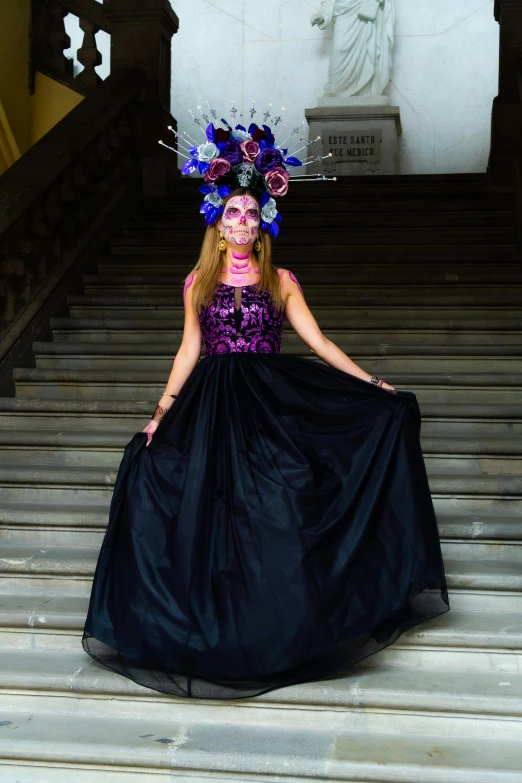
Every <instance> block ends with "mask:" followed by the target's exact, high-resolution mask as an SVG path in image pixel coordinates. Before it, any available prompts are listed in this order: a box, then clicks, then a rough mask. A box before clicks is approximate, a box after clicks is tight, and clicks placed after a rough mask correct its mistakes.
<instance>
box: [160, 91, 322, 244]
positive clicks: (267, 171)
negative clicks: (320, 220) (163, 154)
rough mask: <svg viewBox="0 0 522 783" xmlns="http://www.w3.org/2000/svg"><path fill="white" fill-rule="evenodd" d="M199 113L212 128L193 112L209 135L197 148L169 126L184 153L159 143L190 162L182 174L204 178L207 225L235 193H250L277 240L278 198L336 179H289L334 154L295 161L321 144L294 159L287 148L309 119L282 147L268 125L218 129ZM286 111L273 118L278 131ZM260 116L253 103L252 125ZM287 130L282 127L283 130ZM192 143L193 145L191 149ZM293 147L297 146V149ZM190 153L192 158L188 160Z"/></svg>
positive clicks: (314, 176)
mask: <svg viewBox="0 0 522 783" xmlns="http://www.w3.org/2000/svg"><path fill="white" fill-rule="evenodd" d="M207 105H208V110H209V112H210V114H211V115H212V118H213V119H217V113H216V112H215V111H214V109H212V107H211V106H210V104H209V103H208V101H207ZM271 106H272V104H269V108H268V110H267V111H266V112H264V119H265V122H266V121H267V119H268V118H269V117H270V116H271V114H270V108H271ZM198 109H199V111H200V112H201V116H202V119H203V120H204V121H205V123H207V125H206V127H205V128H204V127H203V123H202V121H201V119H200V118H199V117H194V115H193V113H192V111H191V110H190V109H189V112H190V114H191V115H192V118H193V120H194V122H195V123H196V125H198V127H199V129H200V130H201V132H202V133H203V134H204V136H205V141H203V142H202V143H201V144H197V142H196V140H195V139H193V138H192V136H189V135H188V133H186V132H185V133H184V134H183V135H180V134H178V133H177V132H176V131H175V130H174V129H173V128H172V127H170V126H169V130H171V131H172V132H173V133H174V135H175V136H176V138H177V140H178V146H180V147H181V149H183V150H184V152H180V150H179V149H176V148H174V147H169V146H168V145H167V144H164V143H163V142H162V141H160V144H162V145H163V146H164V147H167V149H170V150H173V151H174V152H177V153H178V154H179V155H181V156H182V157H184V158H186V160H185V163H184V164H183V167H182V169H181V171H182V173H183V174H186V175H190V174H192V173H193V172H196V171H197V172H198V173H199V174H202V175H203V179H204V182H205V184H204V185H203V186H202V187H200V188H199V190H200V191H201V192H202V193H203V194H204V196H205V197H204V200H203V204H202V206H201V209H200V212H202V213H203V214H204V215H205V225H206V226H210V225H212V224H213V223H215V222H216V221H217V220H218V218H219V216H220V215H221V214H222V213H223V201H224V199H225V198H226V197H227V196H228V195H229V194H230V193H232V191H233V190H235V189H236V188H238V187H243V188H248V189H249V190H251V191H252V192H253V193H254V195H255V196H256V197H257V199H258V200H259V204H260V206H261V228H262V229H267V230H268V231H269V233H270V234H271V236H273V237H276V236H277V235H278V233H279V225H278V223H279V222H280V221H281V220H282V217H281V215H280V213H279V212H278V209H277V203H276V199H278V198H280V197H281V196H285V195H286V193H287V192H288V183H289V182H290V180H298V181H309V180H326V179H336V178H335V177H325V176H324V174H309V175H299V176H297V177H291V176H290V171H289V167H290V168H298V167H301V166H306V165H308V163H313V162H315V161H319V160H323V158H327V157H329V155H324V156H320V155H315V156H310V158H307V159H306V160H304V161H303V160H300V159H299V158H297V157H295V156H296V154H297V153H298V152H301V150H304V149H306V148H307V147H310V146H312V145H313V144H315V143H316V142H317V141H318V140H319V138H320V137H319V136H318V137H317V138H316V139H313V140H312V141H310V142H308V143H307V144H305V145H304V146H303V147H301V148H300V149H299V150H296V151H295V152H294V154H293V155H289V152H291V150H289V149H288V147H286V148H285V147H284V146H283V145H284V144H286V143H287V142H288V141H289V139H290V138H292V136H295V135H296V134H298V133H299V131H300V129H301V125H304V120H303V122H302V123H301V125H299V126H297V127H296V128H294V129H293V130H292V132H291V133H290V134H289V135H288V136H287V137H286V139H284V140H283V141H282V142H281V143H277V139H276V137H275V135H274V132H273V130H272V128H271V127H270V126H269V125H266V124H263V125H261V126H259V125H257V124H256V123H255V122H253V121H252V122H251V123H250V125H249V127H248V130H247V129H246V128H245V127H244V126H243V125H235V127H232V125H230V124H229V123H228V122H227V121H226V120H224V119H221V124H222V125H223V126H224V127H216V126H215V125H214V123H213V122H210V121H209V117H208V115H207V114H204V113H203V111H202V109H201V106H198ZM237 111H238V110H237V109H236V108H235V106H234V102H232V110H231V114H232V116H233V118H234V120H235V117H236V114H237ZM284 111H285V109H284V108H283V109H282V110H281V114H279V115H278V116H277V117H275V118H274V128H275V127H276V126H277V125H278V124H279V123H280V122H282V113H283V112H284ZM256 113H257V110H256V109H255V108H254V102H252V108H251V109H250V119H251V120H253V119H254V115H255V114H256ZM285 127H286V126H285V125H284V123H283V124H282V130H283V129H284V128H285ZM190 143H192V144H193V146H190ZM294 146H297V144H295V145H294ZM185 153H188V155H187V154H185ZM330 154H331V153H330Z"/></svg>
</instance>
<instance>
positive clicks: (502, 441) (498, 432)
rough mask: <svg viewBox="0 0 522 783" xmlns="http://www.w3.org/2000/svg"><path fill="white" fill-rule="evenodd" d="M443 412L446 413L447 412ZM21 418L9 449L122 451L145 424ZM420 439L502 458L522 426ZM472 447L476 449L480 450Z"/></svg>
mask: <svg viewBox="0 0 522 783" xmlns="http://www.w3.org/2000/svg"><path fill="white" fill-rule="evenodd" d="M6 413H7V412H6ZM148 413H150V406H149V405H148V403H147V404H146V407H145V409H144V411H143V414H144V415H146V414H148ZM421 413H422V411H421ZM441 413H442V414H443V412H442V411H441ZM463 414H464V412H463ZM21 416H22V413H17V412H16V411H13V412H12V415H11V416H8V415H5V414H4V415H2V412H1V411H0V444H2V445H4V446H10V445H15V446H16V445H43V446H48V445H53V444H57V445H70V446H85V445H88V446H96V445H109V446H113V447H117V448H118V447H121V444H123V445H125V443H126V442H127V440H126V439H130V438H131V437H132V435H133V434H134V432H136V429H135V425H136V426H138V428H141V429H143V427H142V426H141V425H143V415H142V416H135V417H133V418H132V419H130V418H127V419H126V418H123V417H121V416H120V417H118V416H116V415H114V416H113V417H111V416H110V415H109V414H106V415H105V416H104V417H101V416H100V417H97V418H93V417H92V416H87V415H86V414H85V417H84V415H83V414H82V413H80V412H78V413H76V414H74V415H72V416H70V417H67V416H66V415H62V416H58V417H57V418H56V419H54V418H49V417H48V418H47V421H42V420H41V419H40V420H39V422H38V423H39V425H40V426H37V427H32V426H31V427H28V428H24V427H22V426H21V423H22V418H21ZM13 417H15V419H16V421H18V424H16V421H14V422H13V421H12V418H13ZM34 418H35V417H34V416H33V417H27V418H26V420H27V422H28V424H32V423H33V421H34ZM113 420H114V421H113ZM10 423H12V424H13V426H12V427H11V426H9V424H10ZM113 423H114V426H113ZM125 423H126V425H125ZM4 425H7V426H4ZM45 425H47V426H45ZM95 425H96V426H95ZM100 438H101V440H100ZM421 438H423V440H424V441H425V443H426V446H427V450H429V451H430V452H432V453H439V454H443V453H452V452H453V453H457V452H459V453H476V454H479V453H481V451H482V450H484V451H487V452H489V453H498V454H503V453H506V452H504V450H503V449H504V448H508V449H510V453H513V454H517V453H518V450H517V448H516V441H517V439H518V438H520V439H522V421H520V419H519V418H518V417H513V418H511V419H508V420H505V421H503V420H495V421H488V420H486V419H480V418H477V419H473V418H472V415H471V413H470V415H469V417H468V418H463V417H461V418H458V417H456V416H455V417H454V418H450V417H448V418H436V417H429V416H423V421H422V428H421ZM450 441H451V442H452V443H453V444H454V449H449V448H447V444H448V442H450ZM513 441H514V442H515V443H514V444H513ZM473 444H476V445H477V449H476V450H475V449H474V446H473ZM514 446H515V447H514ZM519 449H522V445H520V446H519Z"/></svg>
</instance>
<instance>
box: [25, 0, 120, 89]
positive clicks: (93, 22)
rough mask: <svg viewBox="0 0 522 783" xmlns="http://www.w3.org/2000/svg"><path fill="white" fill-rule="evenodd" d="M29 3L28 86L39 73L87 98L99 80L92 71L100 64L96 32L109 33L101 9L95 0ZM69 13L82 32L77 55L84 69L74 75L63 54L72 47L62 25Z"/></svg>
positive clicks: (51, 0) (34, 0)
mask: <svg viewBox="0 0 522 783" xmlns="http://www.w3.org/2000/svg"><path fill="white" fill-rule="evenodd" d="M31 2H32V33H31V39H32V40H31V64H32V75H31V83H32V84H34V75H35V73H36V71H41V72H42V73H44V74H46V75H47V76H50V77H51V78H53V79H56V80H58V81H60V82H62V83H63V84H66V85H67V86H69V87H72V88H73V89H74V90H76V91H77V92H80V93H82V94H83V95H86V94H87V93H88V92H89V90H91V89H93V88H94V87H97V86H98V85H99V84H100V82H101V81H102V79H101V77H100V76H99V75H98V74H97V73H96V70H95V68H96V66H97V65H100V64H101V62H102V56H101V53H100V52H99V50H98V45H97V42H96V37H95V36H96V33H97V32H98V31H99V30H103V31H104V32H107V33H110V32H111V28H110V24H109V22H108V20H107V17H106V15H105V13H104V6H103V5H101V4H100V3H97V2H96V0H31ZM69 13H71V14H74V15H75V16H77V17H78V19H79V23H80V28H81V29H82V30H83V43H82V45H81V47H80V48H79V49H78V52H77V55H76V56H77V58H78V60H79V62H80V63H81V64H82V65H83V66H84V68H83V71H80V73H78V74H77V75H76V76H75V75H74V69H73V61H72V60H71V59H69V58H67V57H66V56H65V54H64V51H65V50H67V49H68V48H69V47H70V45H71V41H70V38H69V36H68V35H67V32H66V30H65V23H64V18H65V17H66V16H67V14H69Z"/></svg>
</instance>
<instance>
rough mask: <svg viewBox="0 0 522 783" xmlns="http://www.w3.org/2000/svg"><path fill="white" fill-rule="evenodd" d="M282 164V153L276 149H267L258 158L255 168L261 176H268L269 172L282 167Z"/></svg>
mask: <svg viewBox="0 0 522 783" xmlns="http://www.w3.org/2000/svg"><path fill="white" fill-rule="evenodd" d="M282 164H283V156H282V155H281V152H280V151H279V150H278V149H276V148H275V147H265V149H262V150H261V152H260V153H259V155H258V156H257V158H256V160H255V163H254V166H255V167H256V169H257V170H258V171H260V172H261V174H266V172H267V171H270V170H271V169H275V168H277V167H278V166H282Z"/></svg>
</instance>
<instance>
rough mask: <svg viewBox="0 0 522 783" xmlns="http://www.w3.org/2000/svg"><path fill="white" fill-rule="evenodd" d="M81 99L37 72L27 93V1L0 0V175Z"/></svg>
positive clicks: (76, 94) (67, 88)
mask: <svg viewBox="0 0 522 783" xmlns="http://www.w3.org/2000/svg"><path fill="white" fill-rule="evenodd" d="M82 99H83V98H82V96H81V95H79V94H78V93H77V92H75V91H74V90H71V89H70V88H69V87H65V86H64V85H63V84H60V83H59V82H55V81H54V79H49V78H48V77H47V76H44V75H43V74H41V73H37V74H36V90H35V94H34V95H31V94H30V93H29V0H0V174H1V173H2V172H3V171H5V169H6V168H8V167H9V166H10V165H11V164H12V163H14V161H15V160H16V159H17V158H18V157H19V156H20V155H23V154H24V152H26V151H27V150H28V149H29V147H31V146H32V145H33V144H34V143H35V142H37V141H38V139H40V138H41V137H42V136H43V135H44V134H45V133H47V131H49V130H50V129H51V128H52V127H53V126H54V125H56V123H57V122H59V120H61V119H62V117H64V116H65V115H66V114H68V112H70V111H71V109H73V108H74V107H75V106H77V105H78V103H80V101H81V100H82Z"/></svg>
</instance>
